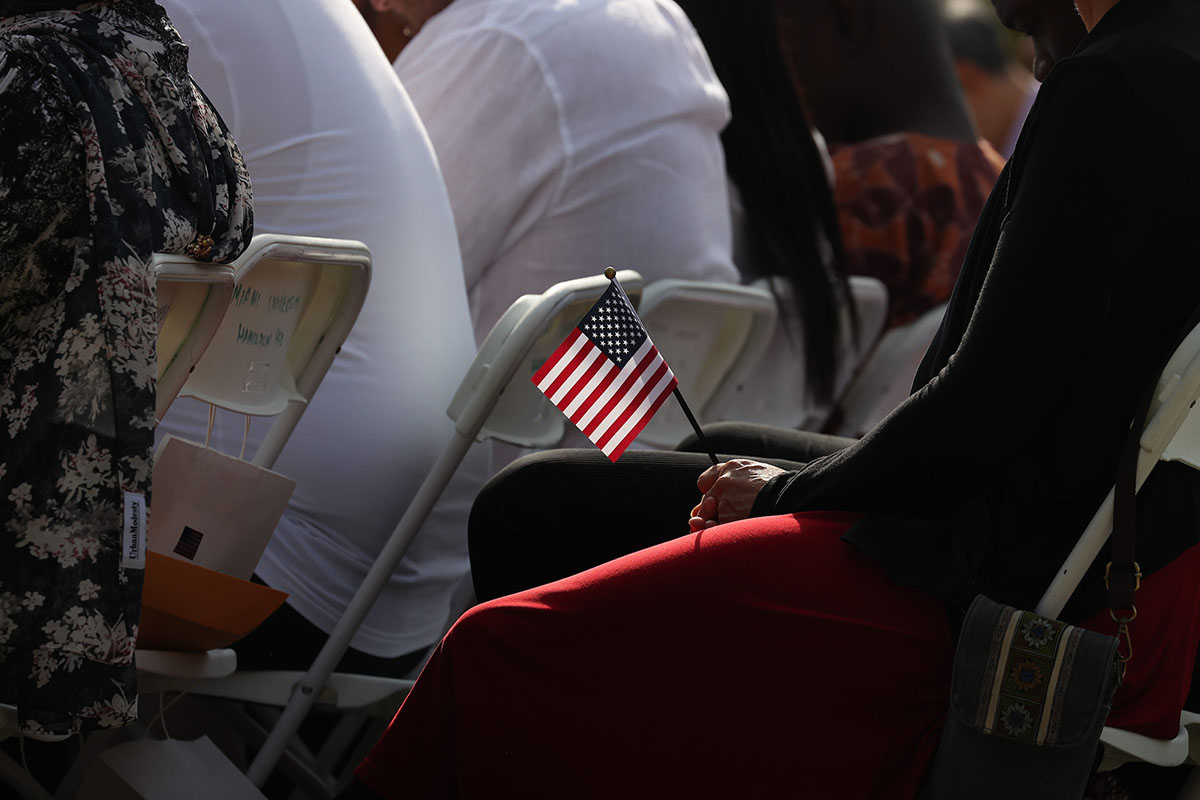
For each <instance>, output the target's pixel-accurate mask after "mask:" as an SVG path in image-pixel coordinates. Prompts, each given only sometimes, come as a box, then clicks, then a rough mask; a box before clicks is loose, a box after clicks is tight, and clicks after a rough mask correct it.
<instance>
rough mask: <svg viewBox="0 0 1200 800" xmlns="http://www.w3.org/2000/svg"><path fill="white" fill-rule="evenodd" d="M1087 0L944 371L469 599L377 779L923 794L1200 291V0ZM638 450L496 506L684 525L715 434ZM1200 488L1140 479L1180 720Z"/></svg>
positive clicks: (1167, 702)
mask: <svg viewBox="0 0 1200 800" xmlns="http://www.w3.org/2000/svg"><path fill="white" fill-rule="evenodd" d="M998 5H1001V6H1002V7H1001V16H1002V19H1003V20H1004V21H1005V22H1006V23H1007V24H1010V25H1018V26H1022V27H1023V26H1030V25H1033V23H1031V22H1030V21H1029V20H1030V18H1031V17H1030V15H1029V14H1022V15H1021V16H1020V18H1018V14H1017V12H1015V11H1014V10H1013V8H1012V5H1013V4H1011V3H1008V2H1004V3H998ZM1078 5H1079V8H1080V10H1081V16H1082V17H1083V20H1084V22H1085V24H1086V25H1087V26H1088V28H1089V30H1090V34H1089V36H1088V38H1087V39H1086V40H1085V41H1084V43H1083V44H1082V45H1081V46H1080V49H1079V50H1078V51H1076V53H1075V54H1074V55H1073V56H1072V57H1070V58H1068V59H1065V60H1064V61H1062V62H1061V63H1059V64H1058V66H1056V67H1055V69H1054V70H1053V72H1052V73H1051V74H1050V76H1049V77H1048V78H1047V80H1046V81H1045V83H1044V85H1043V88H1042V90H1041V92H1040V95H1039V98H1038V100H1037V103H1036V105H1035V108H1034V112H1033V113H1032V114H1031V115H1030V119H1029V122H1028V123H1027V125H1026V130H1025V132H1024V135H1023V136H1022V139H1021V144H1020V145H1019V146H1018V149H1017V153H1016V155H1015V156H1014V159H1013V161H1012V162H1011V166H1010V167H1009V168H1008V169H1006V171H1005V172H1004V174H1003V175H1002V177H1001V179H1000V182H999V185H998V186H997V187H996V189H995V190H994V191H993V193H992V195H991V197H990V198H989V201H988V204H987V207H986V208H985V211H984V213H983V216H982V218H981V220H980V223H979V225H978V227H977V230H976V232H975V234H974V237H973V239H972V245H971V247H970V248H969V251H968V255H967V260H966V262H965V264H964V267H963V270H962V274H961V276H960V278H959V280H958V282H957V284H956V289H955V292H954V295H953V297H952V299H951V301H950V304H949V307H948V309H947V313H946V317H945V321H944V323H943V325H942V328H941V330H940V331H939V334H938V336H937V338H936V339H935V341H934V343H933V345H932V346H931V347H930V349H929V352H928V354H927V356H926V358H925V362H924V364H923V365H922V368H921V371H920V374H919V375H918V387H919V388H918V389H917V391H916V392H915V393H914V394H913V395H912V396H911V397H910V398H909V399H908V400H906V401H905V402H904V403H902V404H901V405H900V406H899V407H898V408H897V409H896V410H895V411H894V412H893V413H892V414H891V415H890V416H889V417H888V418H887V419H885V420H884V421H883V422H882V423H881V424H880V425H879V426H877V427H876V428H875V429H874V430H872V431H871V432H870V433H869V434H868V435H867V436H866V437H864V438H863V439H862V440H861V441H859V442H856V443H854V444H851V445H850V446H848V447H845V448H843V449H840V450H836V451H835V452H833V453H831V454H828V455H826V456H823V457H818V458H815V459H813V460H811V461H809V462H808V463H807V464H806V465H804V466H801V467H799V468H798V469H795V470H790V471H784V470H781V469H779V468H776V467H772V466H770V465H766V464H761V463H755V462H748V461H744V460H735V461H731V462H726V463H724V464H721V465H718V466H715V467H712V468H710V469H708V470H706V471H705V472H704V473H703V474H702V475H701V476H700V481H699V488H700V490H701V491H702V492H703V496H702V499H701V501H700V502H699V503H696V504H695V505H694V506H693V510H692V516H691V520H690V527H691V529H692V533H691V534H689V535H686V536H681V537H679V538H675V539H671V540H669V541H665V542H663V543H661V544H654V545H652V546H650V547H648V548H647V549H645V550H642V551H640V552H637V553H634V554H632V555H625V556H621V557H618V558H616V560H614V561H611V562H609V563H605V564H601V565H600V566H597V567H594V568H592V569H589V570H587V571H585V572H582V573H580V574H578V575H575V576H573V577H569V578H565V579H563V580H560V581H557V582H554V583H551V584H548V585H546V586H543V587H541V588H538V589H532V590H528V591H525V592H520V593H517V594H514V595H510V596H506V597H503V598H500V599H497V600H494V601H491V602H488V603H484V604H482V605H480V606H478V607H476V608H475V609H473V610H472V611H470V612H468V613H467V614H466V615H464V617H463V618H462V619H460V620H459V622H458V624H456V625H455V627H454V628H453V629H452V630H451V632H450V633H449V634H448V635H447V636H446V637H445V638H444V639H443V642H442V644H441V645H440V646H439V648H438V650H436V651H435V654H434V656H433V658H432V659H431V660H430V662H429V664H428V665H427V666H426V668H425V671H424V672H423V673H422V676H421V678H420V679H419V680H418V681H417V684H416V686H415V687H414V689H413V690H412V692H411V693H410V694H409V696H408V698H407V699H406V701H405V703H404V706H403V707H402V708H401V710H400V712H399V713H398V714H397V716H396V718H395V720H394V721H393V723H392V725H391V727H390V728H389V730H388V732H387V733H386V734H385V735H384V737H383V739H382V740H381V741H380V743H379V744H378V745H377V746H376V748H375V750H374V751H373V752H372V753H371V755H369V756H368V758H367V760H366V761H365V762H364V763H363V765H362V766H360V768H359V770H358V773H357V775H358V779H359V781H360V782H361V784H360V787H361V788H363V789H364V791H366V790H367V789H369V790H371V791H374V792H377V793H379V794H382V795H385V796H396V797H399V796H401V795H402V794H407V795H409V796H420V797H446V796H455V797H462V798H470V797H487V796H496V795H506V796H566V797H579V798H589V797H612V796H635V797H660V796H705V797H731V796H750V797H777V796H787V795H790V794H802V795H804V796H810V797H847V798H873V797H879V798H885V797H886V798H911V797H915V796H916V794H917V791H918V789H919V787H920V784H921V781H922V777H923V774H924V771H925V769H926V767H927V765H928V762H929V758H930V757H931V756H932V753H933V750H934V747H935V745H936V740H937V737H938V731H939V728H940V725H941V722H942V718H943V716H944V713H945V707H946V700H947V695H948V688H949V680H950V668H951V662H952V651H953V638H954V633H953V632H954V626H955V624H956V620H957V618H958V614H959V613H960V612H961V610H962V609H963V608H964V607H965V604H966V603H967V602H968V601H969V600H970V599H971V598H972V597H973V596H974V595H976V594H979V593H983V594H987V595H988V596H990V597H992V598H994V599H997V600H1001V601H1004V602H1008V603H1011V604H1013V605H1017V606H1021V607H1030V606H1032V605H1033V603H1034V602H1035V601H1036V599H1037V597H1038V596H1039V595H1040V594H1041V592H1042V590H1043V589H1044V588H1045V586H1046V585H1047V584H1048V582H1049V579H1050V577H1051V576H1052V574H1053V573H1054V572H1055V570H1056V568H1057V565H1058V564H1059V563H1061V561H1062V559H1063V557H1064V556H1065V554H1066V553H1067V551H1069V550H1070V548H1071V546H1072V544H1073V542H1074V540H1075V538H1076V537H1077V536H1078V534H1079V532H1080V531H1082V530H1083V528H1084V526H1085V525H1086V523H1087V521H1088V519H1089V518H1090V517H1091V515H1092V513H1093V511H1094V510H1095V509H1096V507H1097V506H1099V504H1100V502H1101V501H1102V500H1103V498H1104V497H1105V495H1106V493H1107V491H1108V489H1109V487H1111V485H1112V483H1113V479H1114V476H1115V469H1116V463H1117V457H1118V454H1119V452H1120V449H1121V444H1122V442H1123V440H1124V438H1125V436H1126V435H1127V433H1128V428H1129V422H1130V419H1131V418H1132V416H1133V412H1134V409H1135V406H1136V405H1137V402H1138V400H1139V398H1140V396H1141V395H1142V394H1143V392H1144V390H1145V388H1146V387H1147V386H1148V385H1149V383H1150V381H1151V380H1152V379H1153V378H1154V377H1156V373H1157V372H1158V371H1159V369H1160V365H1161V364H1162V363H1163V361H1164V360H1165V358H1166V357H1167V355H1168V354H1169V353H1170V352H1171V350H1172V349H1173V348H1174V346H1175V343H1176V341H1177V340H1178V339H1179V337H1180V336H1181V335H1182V334H1183V333H1184V331H1183V330H1182V329H1183V327H1184V325H1185V322H1186V321H1187V320H1188V319H1189V317H1191V316H1192V314H1193V312H1194V311H1195V309H1196V307H1197V306H1198V305H1200V272H1197V271H1196V270H1194V269H1192V268H1191V266H1190V264H1191V250H1192V244H1191V240H1190V236H1189V235H1188V231H1190V220H1192V219H1194V218H1195V217H1196V215H1197V214H1198V213H1200V200H1198V199H1197V197H1196V195H1195V193H1194V192H1192V191H1191V186H1192V185H1194V184H1195V183H1196V182H1198V181H1200V159H1198V158H1197V157H1196V155H1195V152H1194V147H1193V143H1192V137H1191V131H1193V130H1195V129H1196V127H1197V125H1200V110H1198V109H1197V108H1196V106H1195V104H1194V103H1190V102H1188V100H1189V98H1190V97H1192V96H1193V95H1194V94H1195V91H1196V90H1197V88H1200V45H1197V42H1200V14H1197V13H1196V12H1197V11H1200V0H1121V2H1120V3H1117V4H1114V2H1112V0H1093V2H1086V0H1080V2H1079V3H1078ZM1114 6H1115V7H1114ZM1035 10H1036V8H1035ZM1033 16H1036V14H1034V15H1033ZM1167 176H1169V177H1167ZM626 457H627V458H629V461H628V463H627V464H625V463H624V461H623V462H622V463H619V464H617V465H615V466H613V465H609V464H607V463H602V462H604V461H605V459H604V457H603V456H602V455H599V454H594V453H589V454H584V455H578V456H572V455H571V454H559V453H550V454H542V455H538V456H531V457H529V458H528V459H526V460H525V461H523V462H521V463H520V464H516V465H513V466H512V467H511V468H510V470H509V471H508V472H507V474H505V475H502V476H500V477H499V478H498V479H497V480H496V481H495V482H494V483H493V484H492V485H491V488H490V489H487V490H485V492H484V494H483V495H482V496H481V498H480V500H479V501H478V503H477V506H476V516H477V517H478V521H477V522H476V521H474V520H473V526H476V525H477V526H480V527H481V528H486V530H481V531H480V534H481V535H494V536H498V537H505V538H506V539H507V540H508V543H509V544H510V545H511V546H512V547H513V548H514V549H516V550H517V551H518V552H519V553H525V554H528V557H529V558H531V559H538V558H541V557H542V553H541V552H540V550H539V548H538V544H539V540H548V539H553V538H555V537H564V538H566V537H569V538H570V539H572V540H573V541H574V542H575V543H576V547H577V548H579V549H591V550H592V551H593V555H595V556H596V558H597V560H598V561H603V560H604V559H605V558H607V557H608V556H609V555H610V554H609V553H606V552H604V551H605V550H606V549H607V548H608V544H607V542H608V540H609V539H610V538H617V539H619V540H621V541H622V543H628V540H630V539H631V538H633V537H634V536H635V535H636V530H643V531H644V533H643V535H642V538H643V540H644V541H645V542H646V543H647V544H651V543H652V542H653V541H654V540H655V539H657V540H659V541H662V540H664V539H669V537H672V536H676V535H678V533H679V532H681V529H682V526H683V522H682V518H683V515H684V513H685V511H684V509H686V508H687V507H688V506H692V505H693V502H694V501H693V500H688V499H685V498H687V495H688V494H689V493H690V492H691V491H694V490H691V489H690V488H689V485H690V484H691V482H692V481H694V480H695V478H696V475H697V474H698V473H699V472H700V469H699V465H700V464H701V463H703V457H702V456H700V457H697V456H694V455H691V454H686V453H670V454H661V455H660V454H653V453H648V454H644V453H630V454H627V456H626ZM601 467H603V468H601ZM535 488H536V492H535V491H534V489H535ZM693 497H694V495H693ZM1197 497H1200V486H1198V485H1197V480H1196V475H1195V473H1193V472H1192V471H1191V470H1190V468H1188V467H1185V466H1183V465H1179V464H1159V465H1157V466H1156V467H1155V469H1154V471H1153V473H1152V474H1151V476H1150V479H1149V480H1148V481H1147V483H1146V485H1145V487H1144V488H1143V490H1142V495H1141V500H1142V501H1143V502H1141V503H1139V514H1138V516H1139V520H1138V528H1139V529H1140V530H1142V531H1143V532H1144V533H1143V536H1142V537H1141V541H1140V542H1139V553H1138V558H1139V561H1140V563H1141V565H1142V567H1143V569H1144V571H1146V572H1148V573H1150V574H1149V577H1148V578H1147V579H1146V581H1145V582H1144V586H1143V588H1142V590H1141V591H1142V594H1140V595H1139V605H1140V606H1144V607H1143V608H1142V611H1143V614H1142V618H1139V620H1138V623H1139V624H1141V625H1142V626H1143V627H1141V628H1139V631H1140V634H1139V635H1141V636H1143V637H1145V638H1146V639H1147V641H1151V642H1159V641H1164V640H1171V641H1174V642H1183V643H1184V644H1185V645H1190V650H1188V649H1187V648H1186V647H1184V649H1183V651H1182V652H1179V651H1176V652H1175V653H1174V654H1172V655H1173V657H1170V658H1167V659H1165V660H1163V661H1156V660H1154V659H1144V658H1143V659H1138V658H1137V657H1135V658H1134V660H1133V661H1132V662H1131V663H1130V665H1129V671H1128V673H1127V675H1126V681H1125V683H1124V684H1123V686H1122V688H1121V689H1120V691H1119V692H1118V695H1117V698H1116V704H1115V707H1114V712H1113V714H1112V716H1111V717H1110V721H1111V722H1114V723H1116V724H1121V723H1125V722H1130V721H1132V720H1134V719H1135V718H1136V719H1140V721H1141V724H1140V725H1138V726H1137V729H1139V730H1141V731H1142V732H1145V733H1150V734H1159V735H1161V733H1162V731H1163V730H1164V729H1166V728H1169V729H1170V730H1171V731H1173V730H1174V728H1175V726H1176V725H1177V722H1178V716H1177V715H1178V710H1179V708H1180V705H1181V704H1182V702H1183V697H1184V696H1185V695H1186V690H1187V682H1188V679H1190V675H1191V669H1190V667H1191V664H1190V663H1189V662H1188V660H1189V659H1190V658H1191V657H1192V655H1193V654H1194V652H1195V644H1196V642H1197V640H1200V608H1198V602H1197V598H1200V547H1197V546H1196V545H1197V542H1198V541H1200V515H1197V513H1196V512H1197V505H1198V504H1197V503H1196V498H1197ZM531 498H533V499H532V500H531ZM1164 517H1166V520H1164ZM473 535H474V533H473ZM611 555H616V556H620V553H613V554H611ZM516 558H520V555H518V556H516ZM483 566H484V565H483V564H478V565H476V567H477V569H482V567H483ZM1102 586H1103V585H1102V581H1101V579H1100V575H1099V574H1098V573H1096V572H1094V571H1093V572H1092V573H1089V575H1088V576H1086V577H1085V580H1084V583H1083V584H1082V585H1081V587H1080V590H1079V592H1077V594H1076V597H1075V598H1073V600H1072V603H1071V604H1070V605H1069V606H1068V609H1067V611H1066V612H1065V613H1064V615H1063V616H1064V618H1066V619H1068V620H1085V621H1087V624H1089V625H1095V624H1097V621H1096V620H1097V618H1098V617H1103V618H1104V619H1107V614H1106V613H1105V612H1103V611H1102V606H1103V600H1102V599H1101V597H1102V592H1103V588H1102ZM1150 609H1153V610H1152V611H1151V610H1150ZM1168 632H1169V633H1170V635H1169V636H1168ZM1156 668H1160V669H1161V671H1160V674H1158V675H1156V676H1154V677H1155V680H1154V681H1151V680H1150V677H1151V673H1152V672H1153V671H1154V670H1155V669H1156ZM1172 715H1174V719H1172Z"/></svg>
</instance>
